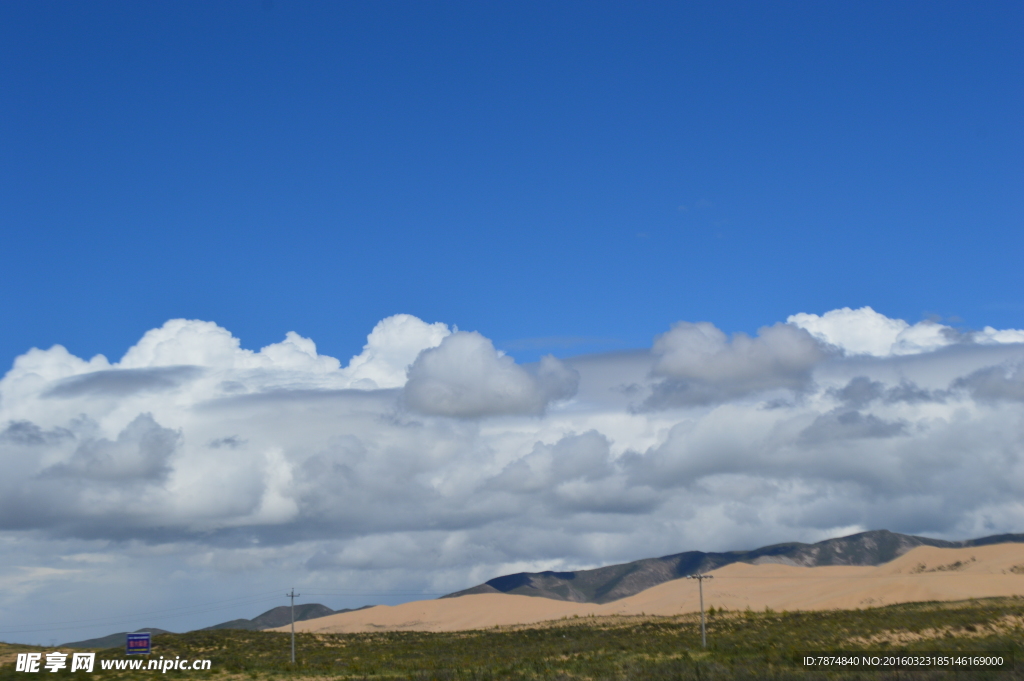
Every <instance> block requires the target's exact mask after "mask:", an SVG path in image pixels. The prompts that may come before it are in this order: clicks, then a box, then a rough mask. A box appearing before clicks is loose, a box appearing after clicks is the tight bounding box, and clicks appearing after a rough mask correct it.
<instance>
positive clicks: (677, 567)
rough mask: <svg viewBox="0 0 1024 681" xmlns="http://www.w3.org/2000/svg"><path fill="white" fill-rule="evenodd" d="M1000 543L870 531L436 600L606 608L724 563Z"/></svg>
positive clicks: (516, 579) (518, 580) (826, 560)
mask: <svg viewBox="0 0 1024 681" xmlns="http://www.w3.org/2000/svg"><path fill="white" fill-rule="evenodd" d="M1005 542H1024V534H1002V535H996V536H992V537H983V538H981V539H969V540H967V541H959V542H951V541H943V540H941V539H929V538H928V537H915V536H913V535H908V534H897V533H895V532H889V531H888V530H872V531H870V532H861V533H859V534H853V535H850V536H848V537H838V538H836V539H826V540H825V541H820V542H818V543H816V544H802V543H800V542H789V543H786V544H773V545H771V546H764V547H761V548H759V549H754V550H752V551H728V552H725V553H705V552H703V551H687V552H685V553H676V554H673V555H670V556H662V557H661V558H645V559H643V560H637V561H634V562H632V563H623V564H621V565H609V566H607V567H601V568H595V569H593V570H576V571H573V572H551V571H548V572H520V573H518V574H514V575H505V576H503V577H495V578H494V579H491V580H489V581H487V582H485V583H484V584H481V585H479V586H475V587H473V588H471V589H466V590H464V591H457V592H455V593H452V594H448V595H447V596H442V598H454V597H457V596H467V595H469V594H479V593H508V594H517V595H522V596H539V597H542V598H553V599H556V600H561V601H573V602H576V603H608V602H610V601H615V600H618V599H620V598H625V597H627V596H632V595H633V594H637V593H640V592H641V591H643V590H645V589H649V588H651V587H652V586H656V585H658V584H661V583H662V582H667V581H669V580H672V579H679V578H680V577H685V576H686V575H689V574H693V573H695V572H707V571H708V570H714V569H715V568H720V567H722V566H724V565H728V564H729V563H736V562H744V563H785V564H787V565H801V566H805V567H817V566H822V565H881V564H882V563H887V562H889V561H891V560H893V559H895V558H898V557H899V556H902V555H903V554H904V553H906V552H907V551H910V550H911V549H913V548H916V547H918V546H922V545H927V546H937V547H940V548H958V547H967V546H982V545H985V544H998V543H1005Z"/></svg>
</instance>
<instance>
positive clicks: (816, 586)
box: [270, 543, 1024, 633]
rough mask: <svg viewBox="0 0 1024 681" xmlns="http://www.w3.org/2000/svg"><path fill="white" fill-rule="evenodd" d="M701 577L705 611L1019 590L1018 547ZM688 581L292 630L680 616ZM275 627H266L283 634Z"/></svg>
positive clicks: (370, 612)
mask: <svg viewBox="0 0 1024 681" xmlns="http://www.w3.org/2000/svg"><path fill="white" fill-rule="evenodd" d="M709 574H711V575H713V577H714V578H713V579H711V580H708V581H705V582H704V604H705V607H712V606H714V607H715V608H722V607H725V608H728V609H729V610H744V609H746V608H751V609H753V610H763V609H764V608H766V607H768V608H772V609H773V610H830V609H853V608H866V607H875V606H879V605H890V604H893V603H911V602H916V601H956V600H965V599H968V598H987V597H993V596H1016V595H1024V544H1019V543H1011V544H992V545H989V546H976V547H970V548H959V549H940V548H935V547H931V546H919V547H917V548H915V549H913V550H911V551H908V552H907V553H906V554H904V555H902V556H900V557H899V558H897V559H896V560H893V561H891V562H889V563H884V564H882V565H878V566H828V567H798V566H792V565H783V564H778V563H762V564H759V565H752V564H749V563H733V564H731V565H726V566H725V567H722V568H719V569H718V570H714V571H712V572H711V573H709ZM699 607H700V605H699V596H698V592H697V584H696V582H695V581H693V580H688V579H676V580H673V581H670V582H665V583H663V584H659V585H657V586H655V587H652V588H650V589H647V590H646V591H641V592H640V593H638V594H635V595H633V596H630V597H628V598H623V599H621V600H618V601H613V602H611V603H605V604H601V605H598V604H594V603H570V602H566V601H556V600H552V599H548V598H538V597H532V596H513V595H508V594H474V595H471V596H460V597H458V598H445V599H438V600H432V601H413V602H411V603H403V604H402V605H395V606H386V605H379V606H376V607H373V608H368V609H366V610H358V611H355V612H347V613H340V614H337V615H328V616H327V617H320V618H318V619H312V620H305V621H302V622H296V623H295V630H296V631H304V632H319V633H354V632H367V631H464V630H470V629H484V628H489V627H494V626H507V625H516V624H536V623H538V622H544V621H548V620H558V619H561V618H563V617H564V618H571V617H576V616H578V617H587V616H590V615H595V616H605V615H669V616H670V615H679V614H682V613H689V612H696V611H697V610H698V609H699ZM289 629H290V627H287V626H286V627H279V628H277V629H272V630H270V631H288V630H289Z"/></svg>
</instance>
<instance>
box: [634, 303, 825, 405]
mask: <svg viewBox="0 0 1024 681" xmlns="http://www.w3.org/2000/svg"><path fill="white" fill-rule="evenodd" d="M653 353H654V355H655V356H656V357H657V358H658V359H657V362H656V363H655V364H654V369H653V373H654V374H655V375H656V376H664V377H665V380H664V381H662V382H661V383H659V384H658V385H657V387H656V388H655V390H654V393H653V394H652V395H651V396H650V397H649V398H648V399H647V401H646V403H645V405H646V406H647V407H649V408H663V407H667V406H677V405H687V404H710V403H715V402H722V401H725V400H728V399H733V398H739V397H743V396H746V395H749V394H751V393H757V392H762V391H766V390H773V389H778V388H785V389H789V390H796V391H800V390H803V389H805V388H806V387H807V386H808V385H809V384H810V381H811V372H812V369H813V368H814V366H815V365H816V364H818V363H819V362H821V361H822V360H824V359H825V358H826V357H827V356H828V354H829V349H828V348H827V347H826V346H824V345H823V344H822V343H821V342H819V341H818V340H816V339H815V338H814V337H812V336H811V334H810V333H808V332H807V331H805V330H804V329H801V328H797V327H796V326H793V325H790V324H776V325H774V326H769V327H764V328H762V329H760V330H759V331H758V335H757V336H756V337H754V338H751V337H750V336H747V335H746V334H743V333H738V334H736V335H734V336H733V337H732V338H731V339H730V338H728V337H727V336H726V335H725V333H723V332H722V331H720V330H719V329H718V328H716V327H715V326H714V325H713V324H711V323H709V322H700V323H697V324H691V323H689V322H679V323H677V324H675V325H673V326H672V329H671V330H670V331H669V332H667V333H665V334H662V335H661V336H658V338H656V339H655V341H654V348H653Z"/></svg>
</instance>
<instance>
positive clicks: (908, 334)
mask: <svg viewBox="0 0 1024 681" xmlns="http://www.w3.org/2000/svg"><path fill="white" fill-rule="evenodd" d="M786 321H787V322H788V323H790V324H793V325H794V326H798V327H800V328H802V329H806V330H807V331H809V332H811V334H813V335H814V336H815V337H816V338H819V339H821V340H822V341H824V342H826V343H829V344H831V345H834V346H836V347H839V348H842V349H843V350H844V351H846V352H847V353H849V354H854V355H874V356H876V357H885V356H888V355H916V354H921V353H926V352H931V351H933V350H937V349H939V348H944V347H947V346H950V345H955V344H957V343H980V344H994V343H1024V330H1020V329H1003V330H997V329H994V328H992V327H990V326H986V327H985V328H984V329H983V330H981V331H974V332H966V333H964V332H960V331H958V330H956V329H954V328H953V327H950V326H945V325H943V324H939V323H938V322H934V321H930V320H925V321H922V322H918V323H917V324H908V323H907V322H905V321H904V320H902V319H891V318H889V317H886V316H885V315H883V314H880V313H878V312H875V311H874V310H873V309H871V308H870V307H862V308H859V309H856V310H852V309H850V308H848V307H844V308H841V309H839V310H831V311H829V312H826V313H825V314H823V315H820V316H819V315H816V314H808V313H805V312H801V313H799V314H795V315H790V316H789V317H788V318H787V319H786Z"/></svg>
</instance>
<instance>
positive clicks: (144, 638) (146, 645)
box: [125, 631, 151, 655]
mask: <svg viewBox="0 0 1024 681" xmlns="http://www.w3.org/2000/svg"><path fill="white" fill-rule="evenodd" d="M150 650H151V646H150V634H149V632H148V631H140V632H138V633H136V634H128V640H127V641H126V642H125V652H126V653H127V654H129V655H149V653H150Z"/></svg>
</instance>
